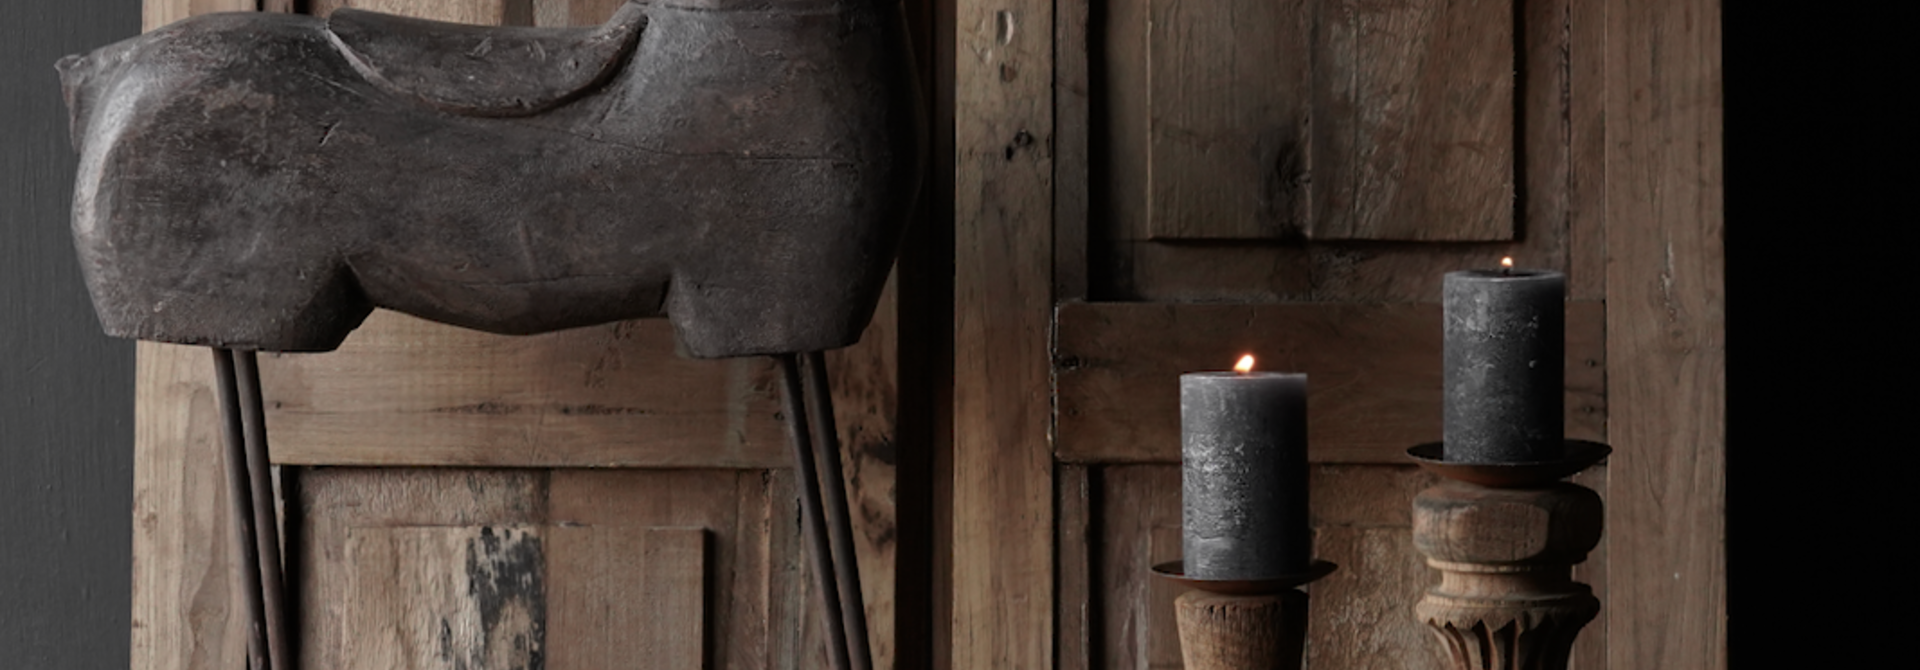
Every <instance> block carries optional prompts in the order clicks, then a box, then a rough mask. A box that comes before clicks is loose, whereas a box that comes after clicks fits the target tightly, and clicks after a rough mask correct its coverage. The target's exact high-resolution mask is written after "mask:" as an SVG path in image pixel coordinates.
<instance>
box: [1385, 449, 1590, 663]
mask: <svg viewBox="0 0 1920 670" xmlns="http://www.w3.org/2000/svg"><path fill="white" fill-rule="evenodd" d="M1602 519H1603V508H1602V504H1601V501H1600V494H1598V493H1595V492H1594V491H1593V490H1592V489H1589V488H1586V487H1583V486H1578V485H1575V484H1569V483H1565V482H1556V483H1551V484H1546V485H1544V486H1541V487H1539V488H1489V487H1485V486H1480V485H1477V484H1469V483H1464V482H1444V483H1441V484H1439V485H1437V486H1434V487H1432V488H1429V489H1427V490H1425V491H1422V492H1420V495H1419V496H1417V497H1415V498H1414V501H1413V542H1414V546H1415V547H1416V548H1418V549H1419V551H1420V553H1422V554H1425V555H1426V557H1427V564H1428V565H1431V566H1433V567H1434V568H1436V569H1439V570H1440V572H1441V578H1440V584H1439V585H1438V586H1435V587H1433V588H1432V589H1431V590H1429V591H1428V592H1427V595H1426V596H1425V597H1424V598H1421V600H1420V603H1419V604H1418V605H1416V606H1415V607H1414V614H1415V616H1417V617H1419V619H1420V620H1421V621H1422V622H1424V623H1426V624H1427V625H1428V626H1431V627H1432V628H1433V630H1434V632H1435V633H1436V634H1437V635H1438V636H1439V637H1440V641H1441V644H1442V645H1443V646H1444V647H1445V648H1446V650H1447V655H1448V657H1449V659H1450V661H1451V664H1452V667H1453V668H1454V670H1490V669H1495V668H1499V669H1509V668H1513V669H1518V668H1525V669H1528V670H1564V669H1565V668H1566V667H1567V658H1568V655H1569V654H1570V653H1571V651H1572V648H1573V641H1574V639H1575V638H1576V637H1578V636H1579V634H1580V629H1581V628H1582V627H1584V626H1586V625H1587V622H1589V621H1592V620H1593V618H1594V615H1595V614H1598V613H1599V612H1600V601H1599V600H1598V599H1596V598H1594V596H1593V592H1592V590H1591V589H1589V588H1588V587H1587V585H1585V584H1580V583H1577V582H1575V581H1573V576H1572V575H1573V566H1574V564H1576V563H1579V562H1581V561H1584V560H1586V558H1587V552H1589V551H1592V550H1593V548H1594V546H1596V545H1597V544H1599V541H1600V529H1601V523H1602Z"/></svg>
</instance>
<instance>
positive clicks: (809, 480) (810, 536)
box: [778, 354, 852, 670]
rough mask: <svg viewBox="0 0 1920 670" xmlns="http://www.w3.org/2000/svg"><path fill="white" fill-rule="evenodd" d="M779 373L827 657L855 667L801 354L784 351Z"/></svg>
mask: <svg viewBox="0 0 1920 670" xmlns="http://www.w3.org/2000/svg"><path fill="white" fill-rule="evenodd" d="M778 358H779V360H780V377H781V381H782V382H783V385H782V389H783V390H784V391H785V392H784V393H783V394H781V401H782V407H783V409H784V411H785V412H786V415H787V440H788V441H789V442H791V443H792V444H793V465H794V479H795V480H798V483H799V484H800V520H801V524H802V525H803V526H805V530H806V535H807V555H808V557H809V558H810V559H812V560H811V563H812V565H813V574H814V577H815V579H816V580H818V582H819V588H820V603H821V606H822V608H823V609H825V610H826V617H825V618H824V619H823V622H824V623H825V624H826V626H827V657H828V658H829V659H831V660H832V661H833V667H834V668H836V669H838V670H852V667H851V666H849V665H848V664H847V630H846V622H845V620H843V619H842V618H841V614H840V610H841V608H840V591H839V587H838V586H837V585H836V584H835V582H836V580H835V578H834V567H833V556H832V555H831V554H830V553H829V540H828V539H827V522H826V519H825V518H824V517H823V516H822V515H821V512H820V477H819V471H818V468H816V467H815V464H814V454H813V443H812V441H811V437H812V436H811V435H809V434H808V431H807V411H806V402H805V399H804V397H803V396H802V395H801V393H802V390H801V385H800V365H799V361H798V357H797V356H794V355H793V354H782V355H780V356H779V357H778Z"/></svg>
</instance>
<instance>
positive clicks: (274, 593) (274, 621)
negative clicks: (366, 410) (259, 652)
mask: <svg viewBox="0 0 1920 670" xmlns="http://www.w3.org/2000/svg"><path fill="white" fill-rule="evenodd" d="M233 356H234V372H235V373H236V374H235V377H236V378H237V380H238V381H239V395H240V417H241V421H242V423H243V424H244V430H245V437H246V452H247V478H248V479H249V480H250V481H251V483H252V486H251V488H252V492H253V529H254V530H253V537H254V544H255V545H256V546H257V547H258V552H259V560H258V562H257V563H255V565H256V566H257V567H258V569H259V571H260V593H261V603H262V604H263V605H264V606H265V608H266V611H265V612H264V617H265V623H266V627H267V629H266V635H267V658H268V659H269V660H271V661H272V662H273V666H272V667H273V670H293V669H294V667H295V666H294V661H293V653H292V647H293V645H292V640H291V639H290V638H289V634H290V632H289V629H288V626H287V606H286V604H287V598H286V594H287V589H286V581H285V574H284V573H283V571H282V570H283V568H282V566H281V561H280V514H279V511H278V510H277V509H276V507H277V504H276V503H277V502H278V501H279V497H278V496H276V495H274V492H273V464H272V462H271V461H270V460H268V455H267V415H266V414H267V413H266V403H265V401H264V399H262V397H261V393H260V362H259V358H258V356H257V354H255V353H254V352H253V351H236V352H234V354H233Z"/></svg>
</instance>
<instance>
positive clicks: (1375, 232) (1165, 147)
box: [1106, 0, 1524, 241]
mask: <svg viewBox="0 0 1920 670" xmlns="http://www.w3.org/2000/svg"><path fill="white" fill-rule="evenodd" d="M1523 1H1524V0H1455V1H1448V0H1391V1H1388V2H1377V1H1373V2H1357V1H1353V0H1288V1H1285V2H1272V1H1255V0H1231V1H1229V2H1226V3H1224V4H1222V3H1214V4H1210V5H1206V6H1205V7H1204V9H1202V8H1200V6H1198V5H1190V4H1189V3H1180V2H1170V1H1168V2H1161V1H1159V0H1137V2H1135V1H1130V0H1122V1H1121V2H1116V3H1114V11H1113V12H1112V13H1111V14H1110V15H1109V17H1110V19H1109V23H1108V25H1107V26H1106V29H1107V30H1108V33H1107V39H1108V41H1109V43H1110V44H1113V45H1115V47H1114V49H1115V50H1121V51H1125V50H1132V51H1137V52H1139V54H1138V55H1135V54H1125V53H1123V54H1119V55H1120V58H1119V59H1118V60H1119V61H1121V62H1119V63H1118V64H1117V65H1118V66H1117V67H1114V68H1112V69H1110V70H1109V72H1110V73H1111V74H1112V75H1114V76H1115V77H1116V80H1115V81H1114V82H1113V83H1114V87H1113V89H1112V91H1111V94H1112V97H1111V99H1110V100H1109V102H1110V104H1111V105H1113V106H1115V107H1120V106H1130V105H1141V104H1144V105H1145V109H1144V110H1143V111H1144V113H1140V112H1134V111H1131V110H1119V109H1113V110H1109V112H1110V113H1113V114H1115V115H1116V117H1115V120H1116V123H1115V128H1116V130H1118V131H1119V132H1117V133H1115V134H1114V135H1113V137H1115V138H1117V141H1118V142H1120V143H1122V144H1124V145H1129V146H1118V147H1115V155H1116V156H1117V157H1120V158H1121V159H1122V160H1123V161H1127V162H1138V163H1139V164H1140V165H1141V166H1143V167H1144V168H1145V175H1144V177H1145V178H1144V180H1142V179H1139V178H1137V177H1136V176H1135V175H1139V174H1140V173H1139V172H1137V171H1136V168H1132V167H1121V168H1117V169H1121V170H1127V171H1128V173H1127V174H1125V175H1118V176H1119V177H1120V178H1119V179H1118V181H1119V182H1121V183H1119V184H1117V185H1116V186H1118V188H1120V189H1129V188H1143V189H1144V190H1145V195H1146V198H1145V199H1146V205H1147V208H1146V215H1145V218H1146V219H1147V229H1146V230H1147V233H1148V237H1150V238H1152V239H1181V240H1204V239H1243V240H1245V239H1254V240H1297V239H1299V238H1301V237H1302V236H1304V237H1307V238H1311V239H1316V240H1415V241H1427V240H1450V241H1468V240H1481V241H1492V240H1510V239H1513V238H1514V237H1515V233H1516V230H1515V216H1514V196H1515V191H1516V187H1515V181H1514V177H1515V169H1514V168H1515V161H1516V155H1517V153H1518V151H1517V146H1518V142H1517V136H1518V134H1519V133H1518V132H1517V130H1518V129H1517V127H1516V125H1515V123H1514V120H1515V116H1514V112H1515V109H1514V95H1515V93H1514V91H1515V72H1514V70H1515V63H1516V62H1517V61H1518V60H1519V58H1518V55H1517V54H1516V51H1515V49H1516V46H1517V43H1516V42H1515V40H1514V39H1513V36H1514V34H1515V33H1514V20H1515V13H1516V12H1515V7H1516V5H1515V2H1523ZM1110 53H1112V52H1111V51H1110ZM1142 60H1143V61H1144V62H1141V61H1142ZM1134 86H1138V87H1141V88H1142V89H1143V90H1142V91H1133V90H1127V89H1128V88H1129V87H1134Z"/></svg>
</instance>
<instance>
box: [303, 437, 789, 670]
mask: <svg viewBox="0 0 1920 670" xmlns="http://www.w3.org/2000/svg"><path fill="white" fill-rule="evenodd" d="M301 472H302V473H304V474H303V477H302V486H301V487H300V488H301V494H300V495H301V498H300V501H299V503H300V506H301V507H302V518H304V519H306V520H307V521H308V523H307V525H306V530H305V532H304V533H303V537H302V538H301V540H302V541H301V543H300V545H301V546H302V547H304V551H303V552H301V553H300V554H299V555H297V556H296V557H295V558H296V560H298V561H300V562H301V565H300V568H301V569H299V570H297V571H296V572H297V573H298V574H300V575H302V587H303V590H304V591H305V592H306V593H307V594H308V598H307V599H306V600H305V609H304V611H303V617H302V621H303V625H304V629H305V631H304V632H305V640H306V641H307V644H306V646H305V648H304V649H303V650H302V651H303V660H304V661H305V663H306V667H396V668H412V667H423V668H431V667H443V666H446V664H448V663H452V664H454V665H455V666H457V665H458V664H459V663H461V662H466V663H468V665H467V666H466V667H486V668H496V667H498V668H520V667H545V668H548V669H549V670H595V669H598V668H607V667H627V666H628V665H629V664H632V663H635V662H636V661H635V659H647V661H646V663H645V667H663V668H664V667H673V668H696V667H711V668H717V669H735V668H738V669H745V668H756V669H760V668H796V667H798V668H819V667H823V666H824V663H825V655H824V654H823V653H820V651H819V648H818V647H817V645H818V643H819V642H820V638H819V633H818V631H815V630H813V627H812V625H811V623H810V622H809V619H810V618H811V617H810V616H809V615H810V613H811V612H812V611H813V609H812V604H813V603H812V600H811V594H810V592H809V591H808V590H807V589H806V587H805V586H804V584H805V580H804V579H803V578H802V577H803V575H802V574H801V572H800V571H801V568H800V565H799V561H798V560H797V549H798V543H797V538H796V535H795V534H796V533H797V531H798V520H797V517H796V512H795V510H794V506H793V502H792V501H793V497H792V496H793V488H792V486H791V483H790V482H789V481H788V476H787V475H786V473H785V472H784V471H781V472H764V471H728V470H674V471H665V470H576V469H563V470H544V469H512V470H468V469H456V468H390V467H389V468H311V469H302V470H301ZM489 537H491V538H492V540H491V544H489V542H490V541H489V539H488V538H489ZM505 576H512V577H514V579H512V580H508V579H505ZM476 585H477V586H476ZM488 585H494V586H488ZM496 587H497V588H496ZM516 588H517V589H519V590H517V591H516V590H515V589H516ZM523 614H524V616H522V615H523ZM442 619H444V620H445V621H444V625H442V623H443V622H442ZM442 631H444V632H442ZM422 636H425V637H422ZM517 639H523V640H525V641H527V644H526V645H519V644H518V643H516V642H514V641H515V640H517ZM423 641H424V642H423ZM535 641H538V642H539V643H540V644H539V645H537V648H538V651H539V654H538V657H539V659H540V660H538V661H537V662H536V661H533V660H531V659H533V658H534V655H532V650H535V645H533V644H532V643H533V642H535ZM503 642H504V643H505V644H504V646H502V644H503ZM808 650H811V651H808ZM521 652H525V653H521ZM500 654H505V656H500ZM516 654H519V655H516ZM476 658H479V659H488V660H484V662H476V661H474V659H476ZM366 659H381V663H379V664H376V665H362V662H363V661H365V660H366ZM387 663H391V664H392V665H388V664H387ZM540 664H544V666H542V665H540ZM447 667H451V666H447Z"/></svg>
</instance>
